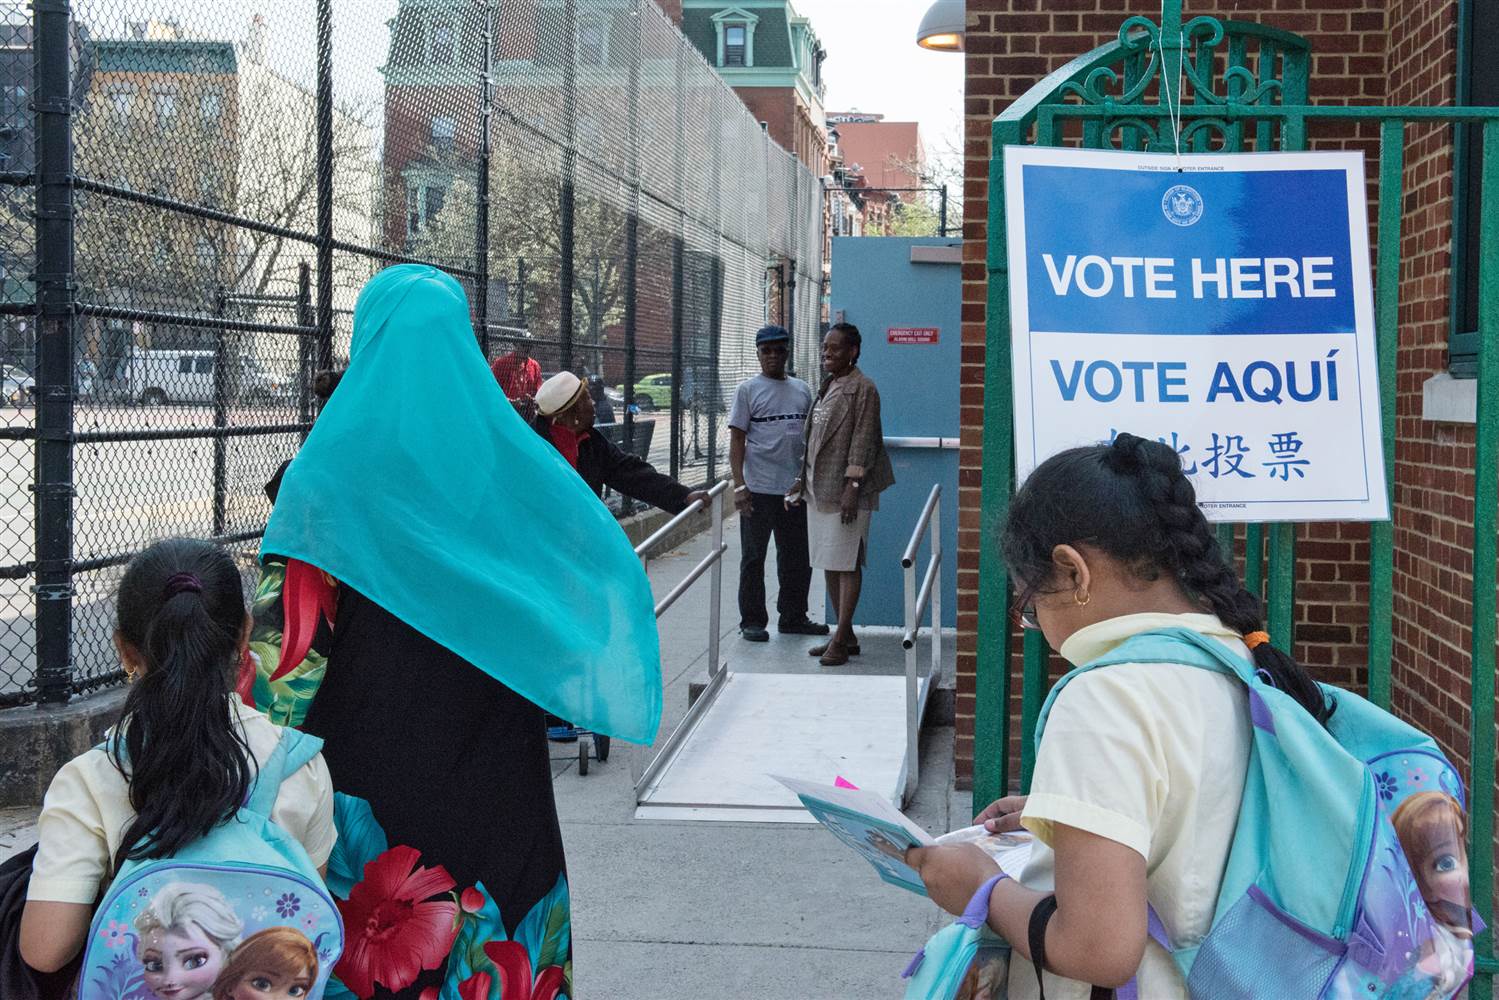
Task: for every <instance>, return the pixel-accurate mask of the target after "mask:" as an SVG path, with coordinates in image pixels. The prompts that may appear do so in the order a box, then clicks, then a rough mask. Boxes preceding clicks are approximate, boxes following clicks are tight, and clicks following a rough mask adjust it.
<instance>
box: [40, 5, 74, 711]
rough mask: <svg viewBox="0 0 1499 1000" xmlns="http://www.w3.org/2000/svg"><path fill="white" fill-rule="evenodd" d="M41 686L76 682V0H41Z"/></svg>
mask: <svg viewBox="0 0 1499 1000" xmlns="http://www.w3.org/2000/svg"><path fill="white" fill-rule="evenodd" d="M32 17H33V22H32V30H33V33H34V35H33V37H34V39H35V46H36V48H35V53H34V56H33V58H34V59H35V78H34V87H35V93H34V98H33V105H32V106H33V108H34V109H35V111H36V300H37V313H38V320H39V322H38V326H39V328H40V329H39V334H38V336H37V340H36V353H37V401H36V429H37V442H36V479H35V487H34V488H35V494H36V495H35V504H36V585H35V587H34V593H35V597H36V686H37V701H38V702H39V703H41V704H43V705H57V704H62V703H63V702H66V701H67V700H68V698H69V697H70V696H71V694H72V687H73V495H74V491H73V439H72V434H73V348H74V339H75V330H74V326H73V324H74V295H75V293H76V287H75V285H74V276H73V235H74V234H73V223H74V218H73V187H72V180H73V118H72V85H73V81H72V67H71V65H70V58H69V51H68V48H69V46H68V40H69V29H70V27H71V20H72V14H71V10H70V3H69V0H36V2H35V3H34V4H33V6H32Z"/></svg>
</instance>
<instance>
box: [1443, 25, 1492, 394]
mask: <svg viewBox="0 0 1499 1000" xmlns="http://www.w3.org/2000/svg"><path fill="white" fill-rule="evenodd" d="M1458 18H1459V20H1460V21H1461V22H1462V26H1463V30H1462V32H1461V37H1462V41H1461V45H1462V48H1461V49H1460V50H1459V51H1458V53H1457V103H1458V104H1461V105H1472V106H1480V107H1492V106H1493V105H1494V104H1495V103H1496V102H1499V7H1496V6H1495V5H1494V4H1492V3H1479V2H1475V0H1462V2H1460V3H1459V4H1458ZM1454 128H1455V129H1456V130H1457V134H1458V137H1459V139H1460V148H1459V150H1458V155H1457V158H1456V162H1455V165H1456V168H1457V169H1456V170H1455V174H1456V176H1455V177H1454V179H1453V180H1454V184H1453V190H1454V192H1455V196H1454V204H1453V213H1452V221H1453V227H1452V298H1451V313H1452V314H1451V317H1450V323H1451V326H1450V328H1449V333H1450V335H1449V338H1448V351H1447V355H1448V357H1447V362H1448V368H1449V369H1450V371H1451V373H1452V374H1453V375H1455V376H1458V377H1464V378H1472V377H1474V376H1476V375H1477V374H1478V260H1479V257H1480V256H1481V255H1480V253H1479V245H1478V205H1479V196H1480V191H1479V178H1480V171H1481V169H1482V166H1483V131H1482V129H1483V126H1481V125H1472V124H1463V125H1457V126H1454ZM1482 194H1489V192H1487V191H1485V192H1482Z"/></svg>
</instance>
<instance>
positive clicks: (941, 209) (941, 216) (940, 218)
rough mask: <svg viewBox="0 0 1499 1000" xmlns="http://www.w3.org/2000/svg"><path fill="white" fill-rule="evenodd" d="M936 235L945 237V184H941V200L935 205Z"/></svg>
mask: <svg viewBox="0 0 1499 1000" xmlns="http://www.w3.org/2000/svg"><path fill="white" fill-rule="evenodd" d="M937 235H938V236H940V237H942V238H943V239H946V238H947V185H946V184H944V185H942V194H941V201H940V203H939V204H938V207H937Z"/></svg>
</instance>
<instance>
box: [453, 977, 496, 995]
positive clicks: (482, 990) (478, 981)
mask: <svg viewBox="0 0 1499 1000" xmlns="http://www.w3.org/2000/svg"><path fill="white" fill-rule="evenodd" d="M493 981H494V980H493V979H491V978H490V975H489V973H487V972H476V973H474V974H473V975H472V976H469V977H468V978H467V979H465V980H464V981H463V982H461V983H459V984H458V997H459V1000H489V984H490V983H491V982H493Z"/></svg>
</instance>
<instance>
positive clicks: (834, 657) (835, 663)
mask: <svg viewBox="0 0 1499 1000" xmlns="http://www.w3.org/2000/svg"><path fill="white" fill-rule="evenodd" d="M848 656H849V651H848V650H847V649H846V648H845V647H843V646H841V645H839V644H838V643H836V642H830V643H828V644H827V647H826V649H824V651H823V654H822V658H821V659H819V660H818V661H817V662H818V663H820V664H822V665H823V666H825V667H841V666H843V665H844V664H845V663H847V662H848Z"/></svg>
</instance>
